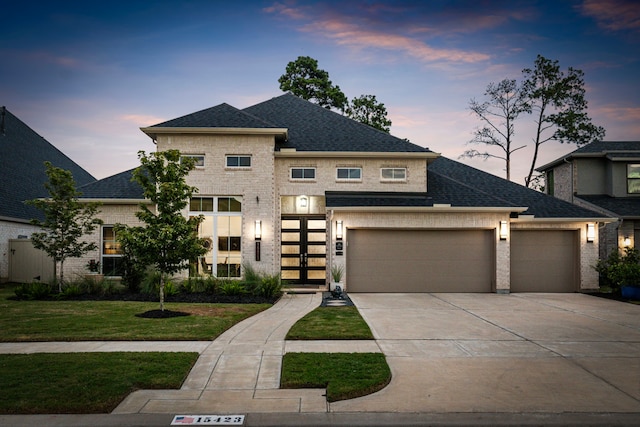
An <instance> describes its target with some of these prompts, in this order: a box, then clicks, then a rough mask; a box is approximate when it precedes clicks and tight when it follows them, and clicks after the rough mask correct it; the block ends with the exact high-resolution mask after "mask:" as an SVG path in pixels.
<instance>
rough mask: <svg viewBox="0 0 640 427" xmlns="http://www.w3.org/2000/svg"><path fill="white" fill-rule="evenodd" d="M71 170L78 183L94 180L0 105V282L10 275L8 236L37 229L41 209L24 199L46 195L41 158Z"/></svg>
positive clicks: (27, 234)
mask: <svg viewBox="0 0 640 427" xmlns="http://www.w3.org/2000/svg"><path fill="white" fill-rule="evenodd" d="M45 161H49V162H51V163H52V164H53V165H54V166H56V167H59V168H63V169H66V170H69V171H71V173H72V174H73V178H74V179H75V181H76V184H77V185H78V186H80V185H84V184H87V183H89V182H92V181H95V178H94V177H93V176H91V175H90V174H89V173H88V172H87V171H85V170H84V169H82V168H81V167H80V166H78V164H76V163H74V162H73V161H72V160H71V159H69V158H68V157H67V156H65V155H64V154H63V153H62V152H60V151H59V150H58V149H57V148H55V147H54V146H53V145H51V144H50V143H49V142H48V141H47V140H45V139H44V138H43V137H41V136H40V135H38V134H37V133H36V132H35V131H33V130H32V129H31V128H29V126H27V125H26V124H24V123H23V122H22V121H20V119H18V118H17V117H16V116H14V115H13V114H11V112H10V111H9V110H7V109H6V108H5V107H1V109H0V282H2V281H6V280H7V279H8V277H9V240H10V239H17V238H28V237H29V236H30V235H31V233H33V232H34V231H38V228H37V227H34V226H33V225H31V224H29V220H31V219H32V218H38V219H41V220H42V219H44V217H43V215H42V212H41V211H40V210H38V209H36V208H34V207H32V206H29V205H26V204H25V203H24V202H25V201H26V200H31V199H35V198H38V197H46V196H48V193H47V190H46V189H45V187H44V184H45V183H46V182H47V181H48V178H47V175H46V173H45V166H44V162H45Z"/></svg>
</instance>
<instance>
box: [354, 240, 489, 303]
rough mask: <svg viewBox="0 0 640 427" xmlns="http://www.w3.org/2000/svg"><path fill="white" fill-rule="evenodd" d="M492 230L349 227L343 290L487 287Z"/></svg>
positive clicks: (470, 289)
mask: <svg viewBox="0 0 640 427" xmlns="http://www.w3.org/2000/svg"><path fill="white" fill-rule="evenodd" d="M494 236H495V231H492V230H464V231H462V230H389V229H373V230H372V229H361V230H358V229H350V230H349V232H348V242H347V243H348V246H347V290H348V291H349V292H491V291H492V288H493V282H494V272H495V237H494Z"/></svg>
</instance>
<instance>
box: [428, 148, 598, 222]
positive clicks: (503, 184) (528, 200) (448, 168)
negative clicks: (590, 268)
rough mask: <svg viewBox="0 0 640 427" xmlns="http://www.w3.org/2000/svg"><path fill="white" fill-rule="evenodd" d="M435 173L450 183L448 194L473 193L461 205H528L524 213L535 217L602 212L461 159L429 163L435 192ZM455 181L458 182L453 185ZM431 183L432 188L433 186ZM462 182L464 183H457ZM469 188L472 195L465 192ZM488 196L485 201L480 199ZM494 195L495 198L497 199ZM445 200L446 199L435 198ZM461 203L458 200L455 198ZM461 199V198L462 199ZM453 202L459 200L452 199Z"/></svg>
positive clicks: (588, 215) (587, 215)
mask: <svg viewBox="0 0 640 427" xmlns="http://www.w3.org/2000/svg"><path fill="white" fill-rule="evenodd" d="M434 176H438V177H440V178H441V179H443V180H447V181H444V182H446V183H447V185H448V186H449V190H448V191H449V194H450V197H451V198H452V199H453V198H456V197H458V198H460V199H461V200H465V199H466V198H467V197H474V200H473V201H472V202H471V203H469V204H468V205H464V204H463V205H462V206H516V207H528V209H527V211H525V212H523V214H524V215H535V216H536V217H538V218H599V217H602V214H599V213H597V212H594V211H591V210H589V209H584V208H581V207H579V206H576V205H574V204H572V203H569V202H565V201H564V200H560V199H557V198H555V197H553V196H549V195H547V194H543V193H540V192H539V191H535V190H531V189H529V188H527V187H524V186H522V185H520V184H516V183H515V182H511V181H507V180H506V179H503V178H500V177H498V176H495V175H492V174H490V173H487V172H483V171H481V170H478V169H475V168H472V167H471V166H467V165H464V164H462V163H460V162H456V161H454V160H450V159H447V158H446V157H439V158H438V159H436V160H435V161H434V162H433V163H430V164H429V169H428V178H427V179H428V180H429V181H428V183H427V184H428V185H429V193H431V192H432V191H433V193H434V194H438V193H439V191H441V190H439V189H438V185H441V184H438V180H437V179H436V181H435V183H433V184H432V179H433V177H434ZM454 184H458V186H456V185H454ZM432 185H434V186H435V188H432ZM460 186H463V187H460ZM469 188H471V189H473V191H472V192H471V194H473V192H475V196H471V194H469V193H468V189H469ZM485 198H487V200H486V201H484V202H483V201H482V200H483V199H485ZM496 199H497V200H498V202H496ZM436 203H447V202H436ZM458 203H460V202H458ZM463 203H464V202H463ZM451 205H452V206H459V204H457V203H454V202H452V203H451Z"/></svg>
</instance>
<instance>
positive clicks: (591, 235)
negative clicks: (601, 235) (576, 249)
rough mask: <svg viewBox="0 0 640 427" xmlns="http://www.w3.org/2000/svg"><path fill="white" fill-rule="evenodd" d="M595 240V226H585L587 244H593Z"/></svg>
mask: <svg viewBox="0 0 640 427" xmlns="http://www.w3.org/2000/svg"><path fill="white" fill-rule="evenodd" d="M595 239H596V226H595V224H587V242H589V243H593V241H594V240H595Z"/></svg>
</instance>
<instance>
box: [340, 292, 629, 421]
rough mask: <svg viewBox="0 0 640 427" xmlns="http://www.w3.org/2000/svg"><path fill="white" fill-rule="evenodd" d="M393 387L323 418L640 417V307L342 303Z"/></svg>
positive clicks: (589, 302)
mask: <svg viewBox="0 0 640 427" xmlns="http://www.w3.org/2000/svg"><path fill="white" fill-rule="evenodd" d="M349 296H350V298H351V299H352V301H353V302H354V303H355V305H356V306H357V307H358V309H359V310H360V313H361V314H362V316H363V317H364V318H365V320H366V321H367V322H368V323H369V325H370V327H371V329H372V331H373V333H374V336H375V337H376V340H377V342H378V345H379V346H380V348H381V349H382V351H383V352H384V354H385V355H386V356H387V361H388V363H389V365H390V367H391V371H392V374H393V379H392V381H391V384H389V386H388V387H386V388H385V389H383V390H382V391H380V392H378V393H375V394H373V395H370V396H366V397H362V398H358V399H353V400H348V401H341V402H335V403H332V404H331V405H330V411H331V412H364V411H366V412H431V413H434V412H436V413H437V412H448V413H452V412H518V413H520V412H534V413H535V412H545V413H560V412H571V413H594V412H602V413H638V414H639V415H640V306H636V305H631V304H627V303H621V302H616V301H610V300H606V299H601V298H598V297H593V296H588V295H583V294H511V295H497V294H350V295H349Z"/></svg>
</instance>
